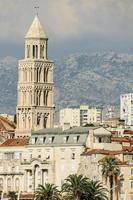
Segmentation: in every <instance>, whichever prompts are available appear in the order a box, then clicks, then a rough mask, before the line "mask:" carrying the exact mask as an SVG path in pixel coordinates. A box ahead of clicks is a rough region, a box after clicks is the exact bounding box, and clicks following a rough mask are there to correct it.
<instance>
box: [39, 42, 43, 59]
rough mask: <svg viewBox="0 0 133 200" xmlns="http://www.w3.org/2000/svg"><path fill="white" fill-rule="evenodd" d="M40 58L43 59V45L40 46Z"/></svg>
mask: <svg viewBox="0 0 133 200" xmlns="http://www.w3.org/2000/svg"><path fill="white" fill-rule="evenodd" d="M40 58H41V59H44V45H41V46H40Z"/></svg>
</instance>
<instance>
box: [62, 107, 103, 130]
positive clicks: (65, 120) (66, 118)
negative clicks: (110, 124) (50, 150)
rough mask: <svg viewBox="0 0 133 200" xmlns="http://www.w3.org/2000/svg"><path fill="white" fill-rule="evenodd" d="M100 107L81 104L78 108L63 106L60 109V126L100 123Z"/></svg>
mask: <svg viewBox="0 0 133 200" xmlns="http://www.w3.org/2000/svg"><path fill="white" fill-rule="evenodd" d="M101 117H102V115H101V109H99V108H96V107H89V106H87V105H81V106H80V107H79V108H64V109H61V110H60V117H59V119H60V126H61V127H63V128H67V127H76V126H85V125H86V124H93V123H98V124H100V123H101Z"/></svg>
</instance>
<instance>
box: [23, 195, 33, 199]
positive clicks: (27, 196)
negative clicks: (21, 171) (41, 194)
mask: <svg viewBox="0 0 133 200" xmlns="http://www.w3.org/2000/svg"><path fill="white" fill-rule="evenodd" d="M33 196H34V195H33V194H21V195H20V199H33Z"/></svg>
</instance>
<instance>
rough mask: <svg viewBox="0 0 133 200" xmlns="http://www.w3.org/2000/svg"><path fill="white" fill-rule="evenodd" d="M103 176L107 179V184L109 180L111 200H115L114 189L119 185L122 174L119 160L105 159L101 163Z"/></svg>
mask: <svg viewBox="0 0 133 200" xmlns="http://www.w3.org/2000/svg"><path fill="white" fill-rule="evenodd" d="M101 165H102V175H103V176H104V177H105V179H106V182H107V179H108V178H109V184H110V200H113V187H117V185H118V176H119V174H120V168H119V162H118V159H116V158H114V157H105V158H104V159H103V160H102V161H101Z"/></svg>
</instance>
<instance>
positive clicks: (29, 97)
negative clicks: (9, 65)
mask: <svg viewBox="0 0 133 200" xmlns="http://www.w3.org/2000/svg"><path fill="white" fill-rule="evenodd" d="M47 48H48V38H47V36H46V34H45V32H44V30H43V28H42V25H41V23H40V20H39V18H38V16H37V15H36V16H35V18H34V20H33V22H32V24H31V26H30V28H29V30H28V32H27V34H26V36H25V58H24V60H20V61H19V68H18V71H19V77H18V99H17V108H16V114H17V129H16V136H17V137H19V136H30V135H31V132H32V130H38V129H43V128H52V127H53V90H54V85H53V65H54V63H53V62H52V61H50V60H48V56H47Z"/></svg>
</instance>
